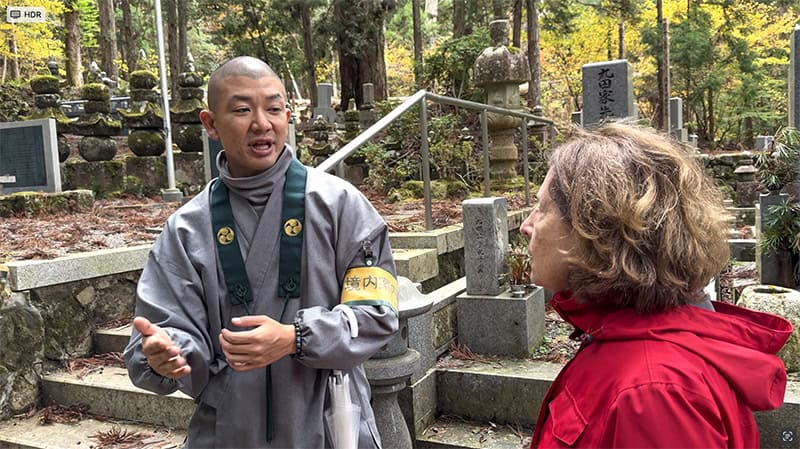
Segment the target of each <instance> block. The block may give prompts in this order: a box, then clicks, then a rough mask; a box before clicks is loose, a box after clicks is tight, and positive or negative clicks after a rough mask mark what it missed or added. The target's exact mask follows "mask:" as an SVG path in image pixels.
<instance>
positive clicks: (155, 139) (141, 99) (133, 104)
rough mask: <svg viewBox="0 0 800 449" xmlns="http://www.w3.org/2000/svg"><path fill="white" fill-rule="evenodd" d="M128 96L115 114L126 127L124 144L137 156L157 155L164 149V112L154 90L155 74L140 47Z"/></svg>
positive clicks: (156, 80)
mask: <svg viewBox="0 0 800 449" xmlns="http://www.w3.org/2000/svg"><path fill="white" fill-rule="evenodd" d="M130 85H131V99H130V102H129V104H128V109H121V110H120V111H119V114H120V115H121V116H122V121H123V122H124V123H125V127H127V128H128V129H130V134H129V135H128V146H129V147H130V149H131V151H132V152H133V154H135V155H137V156H159V155H161V153H163V152H164V150H165V148H164V132H163V128H164V112H163V109H162V108H161V105H160V104H159V100H160V98H159V95H158V92H157V91H156V90H155V87H156V86H157V85H158V77H157V76H156V74H155V73H153V71H152V70H150V68H149V67H148V66H147V60H146V57H145V54H144V50H141V51H140V53H139V61H138V62H137V63H136V70H134V71H133V72H131V75H130Z"/></svg>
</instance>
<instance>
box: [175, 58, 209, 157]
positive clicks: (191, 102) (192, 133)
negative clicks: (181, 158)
mask: <svg viewBox="0 0 800 449" xmlns="http://www.w3.org/2000/svg"><path fill="white" fill-rule="evenodd" d="M178 85H179V86H180V87H178V101H176V102H175V103H173V104H172V106H171V107H170V119H171V121H172V136H173V139H174V140H175V143H176V144H177V145H178V148H180V149H181V151H183V152H188V153H200V152H202V151H203V137H202V133H203V125H202V123H201V122H200V111H202V110H203V109H205V107H206V104H205V102H204V101H203V97H204V95H205V92H204V91H203V88H202V87H201V86H202V85H203V76H202V75H201V74H200V73H198V72H197V71H196V70H195V67H194V63H193V62H191V60H190V61H189V62H187V63H186V66H185V67H184V72H182V73H181V74H180V75H178Z"/></svg>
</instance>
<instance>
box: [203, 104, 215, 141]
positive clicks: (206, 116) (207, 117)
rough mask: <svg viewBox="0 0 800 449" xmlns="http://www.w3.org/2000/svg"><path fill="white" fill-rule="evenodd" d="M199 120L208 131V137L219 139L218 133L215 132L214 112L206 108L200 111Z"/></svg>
mask: <svg viewBox="0 0 800 449" xmlns="http://www.w3.org/2000/svg"><path fill="white" fill-rule="evenodd" d="M200 121H201V122H202V123H203V127H204V128H205V129H206V132H207V133H208V137H210V138H212V139H214V140H219V133H218V132H217V127H216V122H215V120H214V113H213V112H211V111H209V110H208V109H203V110H202V111H200Z"/></svg>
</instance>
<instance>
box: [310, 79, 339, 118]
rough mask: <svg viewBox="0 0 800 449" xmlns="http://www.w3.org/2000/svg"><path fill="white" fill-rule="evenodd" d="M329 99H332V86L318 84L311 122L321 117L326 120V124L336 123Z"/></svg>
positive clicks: (334, 112)
mask: <svg viewBox="0 0 800 449" xmlns="http://www.w3.org/2000/svg"><path fill="white" fill-rule="evenodd" d="M331 98H333V84H330V83H319V85H317V107H315V108H314V116H313V117H312V118H311V119H312V120H313V119H315V118H317V117H318V116H320V115H323V116H325V118H326V119H328V123H334V122H335V121H336V111H335V110H334V109H333V108H332V107H331Z"/></svg>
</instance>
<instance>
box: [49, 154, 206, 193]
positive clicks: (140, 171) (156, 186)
mask: <svg viewBox="0 0 800 449" xmlns="http://www.w3.org/2000/svg"><path fill="white" fill-rule="evenodd" d="M173 156H174V161H175V187H176V188H178V189H179V190H181V192H183V194H184V195H186V196H191V195H194V194H196V193H197V192H199V191H200V190H202V189H203V187H205V185H206V180H205V172H204V168H203V153H182V152H175V154H174V155H173ZM61 185H62V189H63V190H76V189H86V190H92V191H94V193H95V195H96V196H97V197H98V198H109V197H115V196H119V195H120V194H123V193H125V194H130V195H136V196H142V195H144V196H154V195H158V194H160V193H161V190H162V189H166V188H167V166H166V156H163V155H162V156H125V157H121V158H117V159H114V160H110V161H99V162H88V161H84V160H79V161H68V162H65V163H63V164H61Z"/></svg>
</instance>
